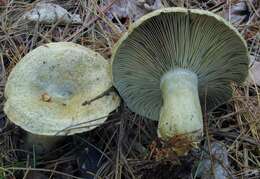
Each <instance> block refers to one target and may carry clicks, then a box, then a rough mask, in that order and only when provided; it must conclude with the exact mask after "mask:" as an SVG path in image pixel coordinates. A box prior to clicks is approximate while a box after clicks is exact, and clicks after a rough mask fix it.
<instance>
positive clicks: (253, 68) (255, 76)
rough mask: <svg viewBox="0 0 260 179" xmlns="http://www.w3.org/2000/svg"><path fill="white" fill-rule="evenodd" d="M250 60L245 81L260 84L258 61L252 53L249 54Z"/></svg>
mask: <svg viewBox="0 0 260 179" xmlns="http://www.w3.org/2000/svg"><path fill="white" fill-rule="evenodd" d="M250 61H251V65H250V71H249V76H248V78H247V82H249V83H251V84H256V85H258V86H260V61H258V60H257V59H256V58H255V57H254V56H252V55H251V56H250Z"/></svg>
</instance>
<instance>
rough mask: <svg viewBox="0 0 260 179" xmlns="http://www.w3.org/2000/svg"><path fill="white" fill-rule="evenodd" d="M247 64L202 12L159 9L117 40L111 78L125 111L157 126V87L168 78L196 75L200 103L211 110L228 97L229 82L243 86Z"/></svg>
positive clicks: (236, 42) (229, 36)
mask: <svg viewBox="0 0 260 179" xmlns="http://www.w3.org/2000/svg"><path fill="white" fill-rule="evenodd" d="M248 63H249V56H248V53H247V46H246V43H245V41H244V40H243V38H242V37H241V36H240V34H239V33H238V31H237V30H236V29H235V28H234V27H232V26H231V25H229V23H228V22H226V21H225V20H224V19H223V18H221V17H219V16H217V15H215V14H213V13H211V12H208V11H204V10H194V9H190V10H188V9H184V8H164V9H160V10H157V11H154V12H152V13H150V14H147V15H145V16H143V17H142V18H141V19H139V20H138V21H136V22H135V23H134V24H133V25H132V26H131V27H130V29H129V31H128V32H127V33H126V34H125V35H124V36H123V37H122V38H121V39H120V41H119V42H118V44H117V45H116V48H115V51H114V54H113V64H112V73H113V82H114V85H115V87H116V88H117V90H118V91H119V93H120V95H121V96H122V98H123V99H124V101H125V102H126V104H127V105H128V107H129V108H130V109H131V110H132V111H134V112H136V113H138V114H140V115H142V116H145V117H147V118H150V119H152V120H159V115H160V109H161V107H162V105H163V98H162V92H161V89H160V84H161V79H162V77H163V76H164V75H165V74H166V73H167V72H169V71H174V70H176V69H185V70H188V71H191V72H193V73H194V74H196V75H197V77H198V94H199V97H200V102H201V103H203V102H204V101H206V105H207V107H208V108H212V107H215V106H216V105H218V104H220V103H223V102H225V101H226V100H228V99H229V98H230V97H231V95H232V89H231V86H230V84H231V82H236V83H241V82H243V81H244V80H245V78H246V76H247V74H248ZM205 99H206V100H205Z"/></svg>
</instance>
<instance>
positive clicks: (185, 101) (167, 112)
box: [158, 69, 203, 142]
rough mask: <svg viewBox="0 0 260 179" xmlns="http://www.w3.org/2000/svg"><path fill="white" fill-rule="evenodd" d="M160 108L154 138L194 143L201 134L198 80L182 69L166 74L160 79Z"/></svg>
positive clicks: (192, 74) (195, 76) (193, 74)
mask: <svg viewBox="0 0 260 179" xmlns="http://www.w3.org/2000/svg"><path fill="white" fill-rule="evenodd" d="M160 87H161V91H162V97H163V106H162V108H161V111H160V119H159V126H158V136H159V137H161V138H162V139H163V140H166V141H169V140H170V139H174V138H178V137H180V136H181V138H182V139H183V138H185V139H187V140H186V141H191V142H198V141H199V140H200V138H201V136H202V135H203V120H202V112H201V106H200V101H199V95H198V77H197V75H196V74H195V73H193V72H191V71H189V70H186V69H176V70H173V71H169V72H167V73H166V74H165V75H164V76H163V77H162V79H161V86H160Z"/></svg>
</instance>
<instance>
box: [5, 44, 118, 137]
mask: <svg viewBox="0 0 260 179" xmlns="http://www.w3.org/2000/svg"><path fill="white" fill-rule="evenodd" d="M111 87H112V82H111V72H110V67H109V63H108V62H107V61H106V60H105V59H104V58H103V57H102V56H101V55H99V54H98V53H95V52H93V51H92V50H90V49H88V48H85V47H83V46H81V45H77V44H74V43H70V42H58V43H49V44H45V45H43V46H40V47H38V48H36V49H34V50H33V51H31V52H30V53H28V54H27V55H25V57H24V58H22V59H21V61H20V62H19V63H18V64H17V65H16V66H15V67H14V69H13V70H12V72H11V73H10V75H9V77H8V81H7V84H6V88H5V97H6V98H7V101H6V103H5V106H4V111H5V113H6V114H7V116H8V118H9V119H10V120H11V121H12V122H14V123H15V124H17V125H18V126H20V127H21V128H23V129H24V130H26V131H29V132H31V133H33V134H38V135H72V134H75V133H80V132H85V131H89V130H91V129H93V128H95V127H97V126H99V125H100V124H102V123H103V122H104V121H105V120H106V119H107V116H108V114H109V113H110V112H111V111H113V110H114V109H116V108H117V107H118V105H119V102H120V99H119V97H118V96H117V95H116V93H114V92H111V91H109V89H110V88H111Z"/></svg>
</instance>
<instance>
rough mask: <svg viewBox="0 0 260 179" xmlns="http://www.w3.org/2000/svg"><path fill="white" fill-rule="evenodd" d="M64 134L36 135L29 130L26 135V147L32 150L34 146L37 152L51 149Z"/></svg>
mask: <svg viewBox="0 0 260 179" xmlns="http://www.w3.org/2000/svg"><path fill="white" fill-rule="evenodd" d="M63 138H64V136H45V135H35V134H32V133H29V132H27V133H26V137H25V148H26V149H28V150H32V149H33V148H34V150H35V153H37V154H42V153H45V152H48V151H50V150H51V149H52V148H53V147H54V146H55V145H56V144H57V143H58V142H59V141H61V140H62V139H63Z"/></svg>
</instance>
